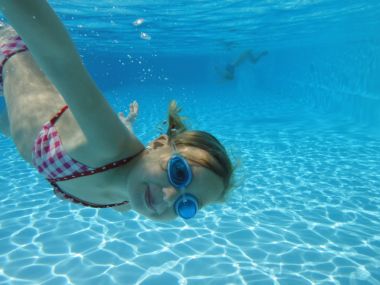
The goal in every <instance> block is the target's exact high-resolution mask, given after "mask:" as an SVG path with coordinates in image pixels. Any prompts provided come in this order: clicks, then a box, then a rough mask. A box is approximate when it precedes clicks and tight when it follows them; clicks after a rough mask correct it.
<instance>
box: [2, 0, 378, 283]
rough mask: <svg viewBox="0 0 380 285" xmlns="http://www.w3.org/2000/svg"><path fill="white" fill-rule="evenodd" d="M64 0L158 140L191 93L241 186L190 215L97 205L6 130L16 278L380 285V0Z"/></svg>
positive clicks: (5, 200) (6, 263)
mask: <svg viewBox="0 0 380 285" xmlns="http://www.w3.org/2000/svg"><path fill="white" fill-rule="evenodd" d="M49 2H50V3H51V4H52V6H53V7H54V8H55V9H56V10H57V12H58V14H59V16H60V17H61V18H62V19H63V21H64V23H65V25H66V26H67V27H68V29H69V31H70V34H71V35H72V36H73V39H74V42H75V43H76V44H77V46H78V50H79V52H80V53H81V55H82V56H83V58H84V62H85V64H86V65H87V66H88V68H89V70H90V72H91V74H92V75H93V77H94V78H95V80H96V81H97V83H98V84H99V86H100V88H101V89H102V90H103V91H104V93H105V95H106V97H107V99H108V100H109V102H110V103H111V105H112V107H113V108H114V109H115V111H122V110H125V109H126V108H127V106H128V103H129V102H130V101H131V100H133V99H136V100H137V101H138V102H139V104H140V114H139V117H138V120H137V121H136V124H135V126H134V129H135V131H136V134H137V136H138V137H139V138H140V139H141V140H142V141H143V142H144V143H147V142H149V141H150V140H151V139H152V138H154V137H155V136H157V135H158V133H159V130H158V129H157V125H159V123H160V122H162V121H163V120H164V119H165V113H166V111H165V110H166V108H167V105H168V102H169V101H170V99H176V100H178V102H179V103H180V104H181V106H182V107H183V114H184V115H185V116H187V117H188V118H189V120H188V124H189V126H190V127H191V128H193V129H201V130H206V131H209V132H211V133H212V134H214V135H215V136H216V137H217V138H218V139H220V140H221V141H222V142H223V144H224V145H225V146H226V147H227V149H228V152H229V153H230V155H231V156H232V157H233V161H234V163H235V164H236V166H237V167H236V181H235V184H236V186H235V189H234V191H233V192H232V193H231V196H230V198H229V199H228V201H227V202H226V203H223V204H217V205H209V206H207V207H206V208H205V209H204V210H203V211H201V212H200V214H199V216H197V218H196V219H192V220H189V221H186V222H184V221H182V220H180V219H178V220H175V221H173V222H169V223H160V222H153V221H150V220H147V219H145V218H144V217H142V216H140V215H138V214H137V213H135V212H132V211H131V212H128V213H125V214H121V213H118V212H115V211H112V210H109V209H106V210H95V209H90V208H84V207H80V206H78V205H74V204H69V203H67V202H65V201H61V200H59V199H58V198H56V197H55V196H54V195H53V193H52V190H51V188H50V186H49V184H48V183H47V182H46V181H45V180H44V179H43V178H42V177H41V176H39V175H38V174H37V172H36V171H35V170H34V169H33V168H32V167H30V166H29V165H27V164H26V163H25V162H24V161H23V160H22V159H21V157H20V156H19V155H18V153H17V151H16V148H15V146H14V145H13V143H12V141H11V140H10V139H8V138H6V137H4V136H3V135H0V165H1V167H0V284H28V285H29V284H44V285H47V284H51V285H59V284H76V285H77V284H80V285H82V284H83V285H94V284H106V285H108V284H143V285H150V284H153V285H156V284H169V285H171V284H183V285H185V284H186V285H195V284H200V285H201V284H202V285H205V284H210V285H211V284H217V285H221V284H223V285H224V284H249V285H251V284H253V285H256V284H265V285H266V284H276V285H277V284H281V285H282V284H291V285H299V284H300V285H302V284H324V285H330V284H349V285H351V284H360V285H366V284H380V132H379V129H380V84H379V82H380V81H379V80H378V74H379V72H380V38H379V35H378V30H379V28H380V25H379V23H380V21H379V19H380V5H379V3H378V1H345V4H344V5H343V4H342V3H340V2H338V1H324V0H319V1H306V0H305V1H295V0H293V1H290V0H287V1H272V0H271V1H269V0H266V1H264V0H262V1H232V0H231V1H214V2H212V1H206V0H197V1H173V2H169V1H163V0H161V1H133V2H132V1H116V0H113V1H111V0H110V1H108V0H103V1H101V2H97V3H96V4H94V3H93V2H90V1H70V3H66V2H67V1H49ZM138 19H144V22H143V23H142V24H141V25H134V24H133V23H134V22H135V21H136V20H138ZM142 33H145V35H144V34H142ZM248 48H249V49H252V50H254V51H255V52H256V51H260V50H267V51H268V55H267V56H266V57H264V58H263V59H261V60H260V62H258V63H257V64H255V65H252V64H250V63H244V64H242V65H241V66H240V67H239V68H237V70H236V78H235V80H234V81H226V80H223V78H220V77H218V74H217V72H216V69H217V68H223V66H225V65H226V64H228V63H231V62H232V61H233V60H234V59H236V58H237V56H238V55H239V54H240V53H241V52H242V51H244V50H246V49H248ZM0 106H1V105H0Z"/></svg>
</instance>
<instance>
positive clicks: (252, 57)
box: [215, 50, 268, 80]
mask: <svg viewBox="0 0 380 285" xmlns="http://www.w3.org/2000/svg"><path fill="white" fill-rule="evenodd" d="M267 54H268V52H267V51H262V52H259V53H256V54H255V53H253V52H252V50H246V51H244V52H242V53H241V54H240V55H239V57H238V58H237V59H236V60H235V61H234V62H232V63H229V64H227V65H226V66H225V67H224V68H223V69H221V68H218V67H216V68H215V69H216V72H217V73H218V74H219V75H220V76H221V77H222V78H223V79H225V80H233V79H235V71H236V68H237V67H239V66H240V65H241V64H243V63H244V62H246V61H250V62H251V63H252V64H256V63H257V62H258V61H259V60H260V59H261V58H262V57H263V56H265V55H267Z"/></svg>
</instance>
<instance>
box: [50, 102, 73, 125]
mask: <svg viewBox="0 0 380 285" xmlns="http://www.w3.org/2000/svg"><path fill="white" fill-rule="evenodd" d="M68 108H69V106H67V105H65V106H63V107H62V109H61V110H59V112H58V113H57V114H55V116H54V117H53V118H51V119H50V124H52V125H54V124H55V122H56V121H57V120H58V119H59V117H61V116H62V114H63V113H64V112H65V111H66V110H67V109H68Z"/></svg>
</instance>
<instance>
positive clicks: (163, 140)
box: [151, 135, 169, 149]
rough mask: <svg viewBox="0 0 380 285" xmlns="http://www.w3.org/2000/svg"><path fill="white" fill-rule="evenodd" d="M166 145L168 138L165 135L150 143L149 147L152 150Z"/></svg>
mask: <svg viewBox="0 0 380 285" xmlns="http://www.w3.org/2000/svg"><path fill="white" fill-rule="evenodd" d="M168 143H169V137H168V136H167V135H161V136H159V137H158V138H156V139H155V140H154V141H153V142H152V143H151V147H152V149H157V148H160V147H162V146H165V145H168Z"/></svg>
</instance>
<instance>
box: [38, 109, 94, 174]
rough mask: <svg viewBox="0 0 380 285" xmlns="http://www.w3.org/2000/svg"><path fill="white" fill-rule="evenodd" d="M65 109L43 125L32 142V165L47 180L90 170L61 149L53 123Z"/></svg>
mask: <svg viewBox="0 0 380 285" xmlns="http://www.w3.org/2000/svg"><path fill="white" fill-rule="evenodd" d="M66 109H67V106H65V107H63V108H62V109H61V110H60V112H59V113H58V114H57V115H56V116H55V117H54V118H52V119H51V120H50V121H49V122H47V123H46V124H44V125H43V127H42V130H41V131H40V133H39V135H38V136H37V138H36V140H35V142H34V146H33V152H32V154H33V165H34V166H35V167H36V168H37V170H38V172H40V173H41V174H42V175H44V176H45V178H47V179H48V180H50V179H57V178H61V177H65V176H69V175H76V174H79V173H82V172H85V171H90V170H92V169H91V168H90V167H88V166H86V165H84V164H82V163H80V162H78V161H76V160H75V159H73V158H71V157H70V156H69V155H68V154H67V153H66V152H65V150H64V149H63V146H62V142H61V139H60V137H59V134H58V131H57V129H56V128H55V126H54V123H55V121H56V120H57V119H58V118H59V117H60V116H61V115H62V113H63V112H64V111H65V110H66Z"/></svg>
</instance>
